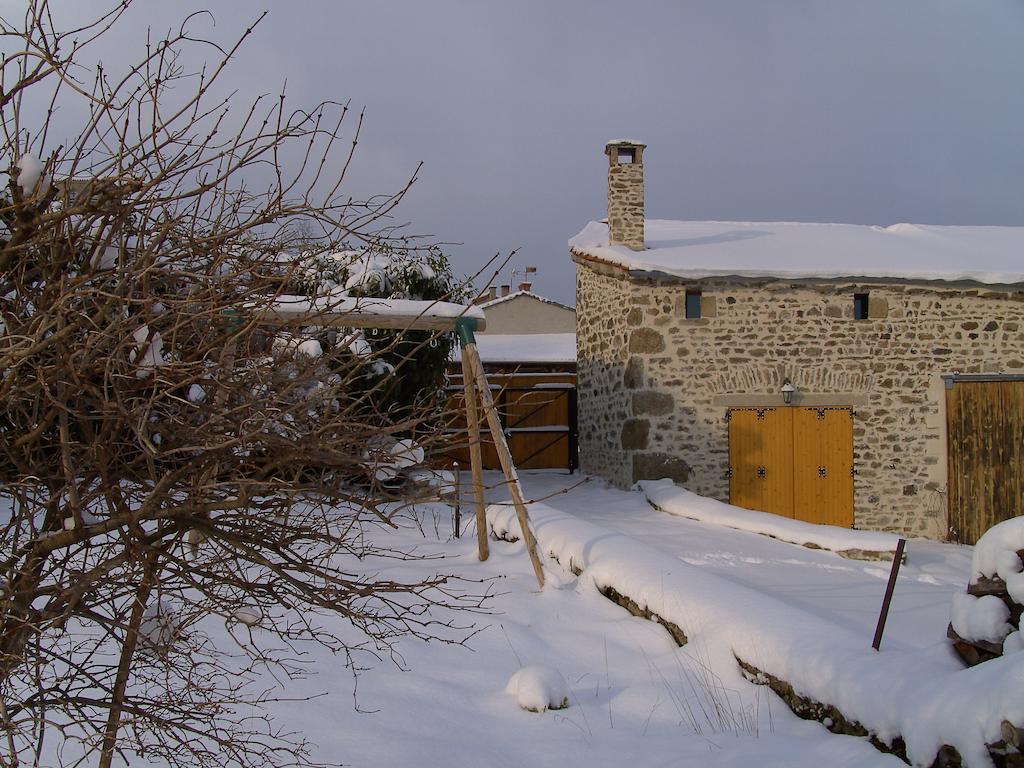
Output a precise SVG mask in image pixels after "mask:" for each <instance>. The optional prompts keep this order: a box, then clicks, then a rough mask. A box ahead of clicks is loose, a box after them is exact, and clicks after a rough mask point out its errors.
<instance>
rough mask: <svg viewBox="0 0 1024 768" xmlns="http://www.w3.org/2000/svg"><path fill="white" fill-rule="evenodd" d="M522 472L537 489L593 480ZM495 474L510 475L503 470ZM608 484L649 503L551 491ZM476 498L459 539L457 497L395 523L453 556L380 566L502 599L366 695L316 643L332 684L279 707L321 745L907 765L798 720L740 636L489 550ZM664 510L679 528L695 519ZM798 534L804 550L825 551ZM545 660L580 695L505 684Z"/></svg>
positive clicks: (407, 753)
mask: <svg viewBox="0 0 1024 768" xmlns="http://www.w3.org/2000/svg"><path fill="white" fill-rule="evenodd" d="M523 475H524V483H525V487H526V491H527V493H528V494H529V495H531V496H536V495H538V494H541V493H547V492H549V491H550V490H554V489H557V488H561V487H564V486H565V485H567V484H569V483H570V482H576V480H578V477H576V478H570V477H568V476H566V475H555V474H550V475H545V474H533V473H523ZM489 479H490V480H492V481H494V482H497V478H496V477H495V475H494V474H493V473H489ZM595 490H598V492H597V493H596V494H595ZM495 495H497V496H501V495H502V494H501V490H500V489H499V490H497V491H495ZM605 496H607V497H608V498H607V500H606V501H605V502H604V503H603V504H601V505H599V506H600V508H602V509H604V510H605V511H606V512H608V511H610V510H611V508H613V507H614V505H615V503H616V502H622V501H624V500H627V499H628V500H630V503H631V505H632V507H633V509H635V510H637V511H640V510H642V509H643V507H644V506H646V505H645V503H644V502H643V497H642V496H641V495H640V494H638V493H633V494H625V493H622V492H618V491H610V490H608V491H601V490H600V489H598V487H597V485H596V483H590V484H587V485H585V486H583V487H581V488H580V489H577V490H576V491H573V492H570V493H569V494H565V495H562V496H560V497H559V498H558V499H557V500H554V501H552V503H558V504H559V506H560V507H562V508H563V509H565V508H569V509H573V510H574V511H576V512H583V509H582V507H583V506H585V505H586V504H587V503H588V502H589V501H590V500H593V499H595V498H603V497H605ZM633 509H622V510H621V512H622V514H623V515H628V514H630V513H631V512H632V511H633ZM648 509H649V508H648ZM464 511H465V513H466V514H465V515H464V520H465V519H466V518H469V519H468V521H467V525H466V527H465V528H464V531H463V537H462V538H461V539H460V540H457V541H454V540H450V531H451V527H450V526H451V519H450V509H448V508H447V507H445V506H442V505H437V506H433V507H427V508H424V509H422V510H421V511H420V515H421V527H422V529H423V531H424V532H425V534H424V535H422V536H421V534H420V533H419V531H418V530H417V529H416V528H412V529H409V528H406V529H404V530H403V531H402V532H399V533H397V534H394V535H395V536H397V537H398V541H396V542H393V543H399V544H404V545H407V546H416V547H417V548H418V549H419V551H421V552H423V553H437V554H443V555H445V556H446V558H448V559H446V560H443V561H436V560H435V561H429V562H425V563H416V562H410V561H380V562H374V563H371V564H370V567H371V568H373V569H374V571H375V572H377V573H379V574H380V575H381V576H383V577H394V578H403V579H410V578H416V577H417V576H425V575H429V574H432V573H434V572H437V571H439V570H442V571H443V570H447V569H451V570H452V571H454V572H457V573H459V574H461V575H463V576H465V577H467V578H482V579H489V580H491V581H487V582H485V585H489V587H490V589H491V591H492V593H493V599H492V601H491V602H490V606H489V611H490V613H489V614H488V615H484V616H476V617H469V616H467V615H464V614H463V615H461V616H457V617H456V618H458V619H460V620H466V619H469V618H472V619H473V620H474V622H475V623H476V624H477V628H478V632H477V633H476V634H475V635H474V636H473V637H472V638H470V639H469V640H468V641H467V643H466V647H462V646H457V645H448V644H443V643H431V644H422V643H418V642H416V641H412V640H404V641H402V642H401V643H400V644H399V646H398V649H397V650H398V652H399V653H400V656H399V660H400V664H401V668H399V667H396V666H395V665H394V664H392V663H390V662H389V661H387V660H383V661H381V662H379V663H375V664H374V665H373V668H372V669H369V670H367V671H365V672H363V673H362V674H361V675H360V678H359V686H358V705H359V710H358V711H355V710H354V709H353V707H352V703H353V699H352V682H351V677H350V674H349V672H348V670H346V669H345V667H344V665H343V664H342V662H341V660H340V659H330V658H324V657H323V654H322V653H320V652H319V651H313V652H312V653H313V658H312V659H311V660H310V661H311V662H312V666H313V667H314V668H315V669H316V675H315V676H314V677H312V678H310V679H308V680H305V681H303V682H302V683H301V685H299V686H295V685H293V686H291V691H292V693H293V695H295V694H307V695H311V694H313V693H316V692H327V696H326V697H323V698H318V699H315V700H312V701H309V702H292V703H289V704H287V705H282V706H281V707H280V708H279V709H278V710H277V714H278V715H279V716H280V717H281V719H282V721H283V724H284V725H286V726H288V727H291V728H298V729H301V730H303V731H304V732H305V733H306V734H307V735H308V736H309V738H311V739H312V740H313V741H315V742H317V743H318V744H319V751H318V752H317V754H316V756H317V758H318V759H322V760H331V761H343V762H345V763H346V764H348V765H354V766H397V765H414V764H415V765H419V766H449V765H460V766H462V765H465V766H476V765H488V766H509V767H511V766H552V767H554V766H558V768H563V766H567V765H589V766H620V765H622V764H623V763H633V764H640V765H645V766H648V765H652V766H658V765H666V766H667V765H673V766H678V765H700V766H744V768H745V767H746V766H749V765H750V764H751V763H752V762H756V764H758V765H767V766H815V768H817V767H818V766H821V765H823V764H826V763H827V764H829V765H838V766H865V765H871V766H874V765H878V766H886V765H888V766H898V765H902V763H901V762H900V761H898V760H897V759H896V758H894V757H891V756H887V755H882V754H880V753H878V752H877V751H876V750H875V749H874V748H873V747H871V746H870V745H869V744H868V743H867V742H866V741H864V740H862V739H857V738H853V737H846V736H835V735H832V734H830V733H828V732H827V731H826V730H825V729H824V728H823V727H822V726H821V725H819V724H817V723H812V722H806V721H802V720H799V719H798V718H796V717H795V716H794V715H792V714H791V713H790V712H789V710H788V709H786V707H785V706H784V705H783V704H782V703H781V702H779V700H778V699H776V698H775V697H774V696H773V695H772V694H770V693H769V692H768V691H767V689H765V688H763V687H759V686H754V685H751V684H750V683H748V682H747V681H746V680H744V679H743V678H742V677H741V675H740V673H739V670H738V668H737V666H736V664H735V662H734V661H733V660H732V658H731V655H730V654H729V653H728V651H727V650H726V649H723V648H720V647H712V646H708V645H705V644H703V643H701V642H699V641H695V642H693V643H691V644H690V645H689V646H687V647H685V648H678V647H677V646H676V645H675V643H674V642H673V641H672V640H671V638H670V637H669V635H668V634H667V633H666V632H665V630H664V629H662V628H661V627H659V626H657V625H656V624H653V623H652V622H649V621H645V620H642V619H638V618H635V617H632V616H630V615H629V614H628V613H626V612H625V611H624V610H622V609H621V608H619V607H618V606H616V605H614V604H612V603H611V602H609V601H608V600H607V599H605V598H604V597H602V596H601V595H600V594H599V593H598V591H597V588H596V587H595V586H594V584H593V581H592V580H591V579H589V578H587V577H586V576H584V577H583V578H574V577H573V576H572V575H571V574H569V573H567V572H565V571H563V570H561V569H558V568H557V567H555V568H549V569H548V584H547V586H546V587H545V589H544V590H543V591H537V587H536V582H535V580H534V577H533V573H532V570H531V569H530V564H529V560H528V558H527V557H526V554H525V552H524V551H523V549H522V545H521V544H510V543H506V542H500V541H499V542H492V543H491V557H490V559H489V560H488V561H487V562H485V563H479V562H478V561H477V559H476V551H475V549H476V548H475V533H474V528H473V524H472V519H471V510H469V509H468V508H467V509H466V510H464ZM589 511H590V510H587V512H588V513H589ZM651 511H652V512H653V510H651ZM661 516H662V518H664V520H665V521H666V522H667V523H668V524H669V526H668V527H669V528H672V527H674V526H678V525H687V524H688V523H689V521H684V520H680V519H678V518H672V517H670V516H668V515H661ZM744 535H746V534H741V533H738V532H736V531H729V530H727V529H719V533H718V536H719V537H720V541H719V546H718V550H719V551H723V550H725V549H727V548H728V546H727V540H728V539H729V538H730V537H734V536H744ZM754 538H756V539H757V540H758V542H759V543H761V544H764V543H767V544H769V545H771V544H776V545H779V542H773V541H771V540H766V539H762V538H761V537H754ZM787 546H788V545H787ZM789 549H792V550H795V557H796V558H797V559H800V558H803V557H806V556H811V557H821V556H823V554H822V553H814V552H810V551H808V550H803V549H796V548H793V547H792V546H789ZM829 557H831V558H832V560H834V561H836V562H837V563H844V562H845V561H840V560H839V558H837V557H836V556H834V555H830V556H829ZM961 580H962V579H961ZM873 581H874V582H875V583H879V582H878V581H877V580H873ZM470 586H472V585H470ZM439 616H440V615H439ZM866 642H870V641H869V640H868V641H866ZM317 654H319V656H318V655H317ZM531 666H543V667H547V668H550V669H551V670H553V671H554V672H557V673H558V674H559V675H561V677H562V678H563V679H564V681H565V684H566V686H567V689H568V697H567V698H568V700H569V707H568V708H567V709H563V710H549V711H546V712H544V713H539V714H538V713H532V712H527V711H524V710H523V709H521V708H520V706H519V704H518V703H517V701H516V698H515V697H514V696H512V695H511V694H510V693H508V692H507V691H506V686H507V685H508V683H509V680H510V678H511V677H512V676H513V675H514V674H515V673H516V672H517V671H518V670H520V669H521V668H523V667H531Z"/></svg>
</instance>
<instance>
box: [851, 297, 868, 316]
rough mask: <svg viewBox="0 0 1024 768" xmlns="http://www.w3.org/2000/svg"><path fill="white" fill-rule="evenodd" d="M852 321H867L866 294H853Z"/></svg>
mask: <svg viewBox="0 0 1024 768" xmlns="http://www.w3.org/2000/svg"><path fill="white" fill-rule="evenodd" d="M853 319H854V320H867V319H868V294H866V293H855V294H853Z"/></svg>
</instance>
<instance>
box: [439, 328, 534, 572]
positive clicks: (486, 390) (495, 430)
mask: <svg viewBox="0 0 1024 768" xmlns="http://www.w3.org/2000/svg"><path fill="white" fill-rule="evenodd" d="M469 322H470V321H467V320H465V319H462V320H460V321H459V323H458V325H457V326H456V327H457V328H458V330H459V340H460V341H461V342H462V355H463V360H464V361H465V360H468V362H469V367H470V369H471V371H472V374H473V377H472V380H471V381H466V380H464V381H463V383H464V385H465V386H466V387H467V388H468V387H469V386H471V385H472V384H475V385H476V389H477V393H478V394H479V396H480V402H481V405H482V406H483V411H484V416H485V417H486V418H487V426H488V427H489V429H490V432H491V437H492V438H493V439H494V448H495V450H496V451H497V454H498V462H499V463H500V464H501V470H502V472H503V473H504V474H505V480H506V481H507V482H508V490H509V493H510V494H511V496H512V504H513V506H514V507H515V510H516V517H517V518H518V519H519V528H520V530H521V531H522V532H523V541H524V542H525V543H526V551H527V552H528V553H529V555H530V563H531V564H532V565H533V573H534V575H536V577H537V584H538V585H540V586H541V587H543V586H544V568H543V567H542V566H541V562H540V557H539V556H538V555H537V539H536V538H535V537H534V535H533V531H532V530H531V528H530V515H529V513H528V512H527V511H526V502H524V501H523V490H522V488H521V487H520V485H519V475H517V474H516V467H515V464H513V463H512V452H511V451H510V450H509V448H508V442H506V440H505V432H504V430H502V428H501V420H500V419H499V418H498V411H497V409H496V408H495V407H494V399H493V398H492V397H491V388H490V386H489V385H488V383H487V374H486V373H484V366H483V363H482V362H480V354H479V353H478V352H477V350H476V338H475V337H474V335H473V327H472V326H470V324H469ZM464 329H465V330H464ZM467 391H468V389H467Z"/></svg>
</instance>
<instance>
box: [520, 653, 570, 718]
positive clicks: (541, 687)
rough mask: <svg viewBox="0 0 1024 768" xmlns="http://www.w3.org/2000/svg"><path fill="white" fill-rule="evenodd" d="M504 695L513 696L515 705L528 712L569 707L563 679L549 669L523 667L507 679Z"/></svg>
mask: <svg viewBox="0 0 1024 768" xmlns="http://www.w3.org/2000/svg"><path fill="white" fill-rule="evenodd" d="M505 693H507V694H510V695H511V696H514V697H515V699H516V703H517V704H519V706H520V707H522V708H523V709H525V710H528V711H530V712H543V711H544V710H545V709H565V708H566V707H568V706H569V688H568V686H566V684H565V678H563V677H562V675H561V673H560V672H558V670H556V669H552V668H551V667H544V666H541V665H533V666H529V667H523V668H522V669H520V670H519V671H518V672H516V673H515V674H514V675H512V677H511V678H510V679H509V681H508V685H506V686H505Z"/></svg>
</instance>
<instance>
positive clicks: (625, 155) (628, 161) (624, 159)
mask: <svg viewBox="0 0 1024 768" xmlns="http://www.w3.org/2000/svg"><path fill="white" fill-rule="evenodd" d="M635 162H636V150H635V149H634V148H633V147H619V152H618V163H619V165H632V164H633V163H635Z"/></svg>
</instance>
